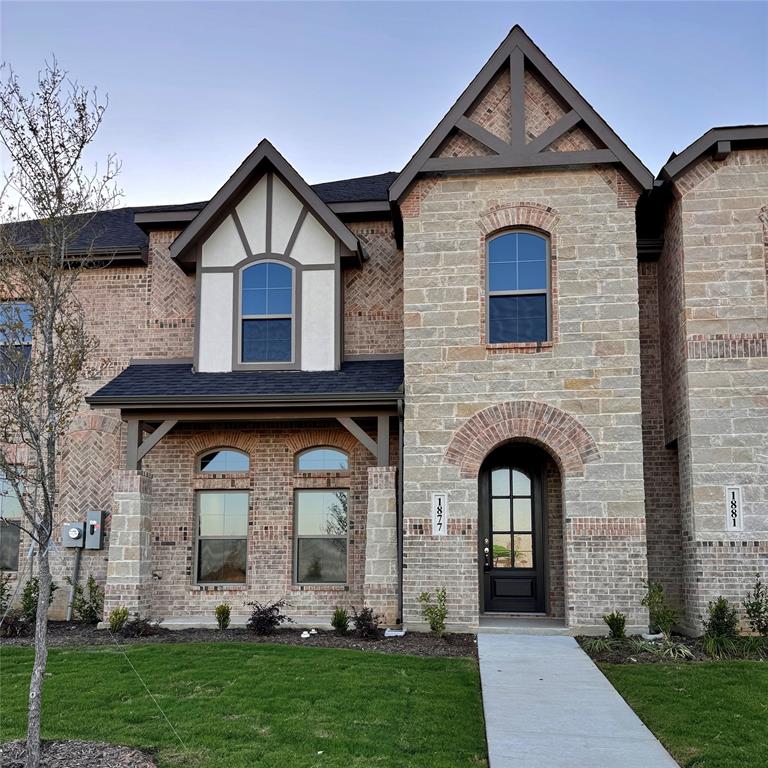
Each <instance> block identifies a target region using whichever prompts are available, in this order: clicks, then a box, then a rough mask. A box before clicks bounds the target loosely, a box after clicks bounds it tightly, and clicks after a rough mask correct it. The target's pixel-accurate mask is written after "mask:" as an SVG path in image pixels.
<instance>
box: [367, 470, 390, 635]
mask: <svg viewBox="0 0 768 768" xmlns="http://www.w3.org/2000/svg"><path fill="white" fill-rule="evenodd" d="M396 478H397V469H396V468H395V467H369V468H368V516H367V519H366V543H365V581H364V582H363V599H364V601H365V605H366V606H367V607H368V608H373V610H374V613H378V614H379V615H380V616H381V617H382V619H383V621H384V622H385V623H387V624H392V623H394V622H395V621H396V620H397V606H398V599H397V595H398V589H399V584H398V579H397V485H396Z"/></svg>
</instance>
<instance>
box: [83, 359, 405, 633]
mask: <svg viewBox="0 0 768 768" xmlns="http://www.w3.org/2000/svg"><path fill="white" fill-rule="evenodd" d="M89 402H90V404H91V405H92V406H93V407H107V408H118V409H119V411H120V415H121V418H122V419H123V421H124V422H125V425H126V427H125V445H124V450H123V452H122V465H121V467H120V468H119V469H118V470H117V471H116V476H115V481H114V488H115V493H114V505H113V514H112V519H111V526H110V531H109V543H108V547H109V550H108V551H109V563H108V569H107V583H106V604H105V615H108V614H109V612H110V611H111V610H112V609H113V608H115V607H118V606H125V607H127V608H128V610H129V611H130V612H131V613H134V614H138V615H142V616H151V617H152V618H155V619H163V620H164V621H166V622H167V623H168V625H169V626H174V625H184V624H186V625H189V624H192V625H206V624H209V623H211V621H212V619H213V615H214V609H215V607H216V605H218V604H219V603H223V602H226V603H228V604H229V605H230V606H231V610H232V618H233V623H240V622H242V621H244V620H245V618H246V617H247V615H248V613H249V612H250V608H249V607H248V603H250V602H261V603H264V602H271V601H274V600H280V599H285V600H286V609H285V613H286V614H287V615H288V616H290V617H291V618H292V619H293V620H294V621H296V622H298V623H307V624H315V625H325V624H327V623H328V622H329V621H330V616H331V614H332V612H333V610H334V608H335V607H336V606H343V607H346V608H348V609H349V608H351V607H355V608H357V609H358V610H359V609H360V608H361V607H363V606H367V607H371V608H373V609H374V611H376V612H377V613H379V614H380V615H381V616H382V618H383V620H384V621H385V622H387V623H389V624H392V623H395V622H397V621H399V619H400V617H401V609H400V589H399V583H400V579H399V574H400V567H399V563H400V552H401V546H400V540H399V536H398V531H399V530H401V528H402V526H401V525H400V523H399V520H400V519H401V507H400V498H401V496H400V493H399V476H400V473H399V471H398V466H399V462H400V455H401V449H400V446H401V435H402V431H401V426H400V425H401V413H402V363H401V362H400V361H393V360H386V361H382V360H378V361H356V362H351V363H344V364H342V368H341V370H339V371H334V372H317V373H315V372H234V373H217V374H200V373H195V372H193V371H192V367H191V365H186V364H185V365H181V364H153V365H149V364H138V365H131V366H130V367H129V368H127V369H126V370H125V371H124V372H123V373H122V374H120V376H118V377H117V378H116V379H114V380H113V381H112V382H110V384H108V385H107V386H106V387H104V388H102V389H101V390H99V392H97V393H95V394H94V395H92V396H91V397H90V398H89Z"/></svg>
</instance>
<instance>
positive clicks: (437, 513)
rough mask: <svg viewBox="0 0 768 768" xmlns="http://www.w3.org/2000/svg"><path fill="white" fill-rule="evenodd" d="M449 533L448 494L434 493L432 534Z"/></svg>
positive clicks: (441, 534)
mask: <svg viewBox="0 0 768 768" xmlns="http://www.w3.org/2000/svg"><path fill="white" fill-rule="evenodd" d="M447 533H448V495H447V494H445V493H433V494H432V535H433V536H445V535H446V534H447Z"/></svg>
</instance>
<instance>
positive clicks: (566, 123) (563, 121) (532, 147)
mask: <svg viewBox="0 0 768 768" xmlns="http://www.w3.org/2000/svg"><path fill="white" fill-rule="evenodd" d="M580 122H581V115H580V114H579V113H578V112H576V111H575V110H573V109H572V110H571V111H570V112H566V113H565V114H564V115H563V116H562V117H561V118H560V119H559V120H558V121H557V122H556V123H554V124H553V125H550V126H549V128H547V130H546V131H544V132H543V133H540V134H539V135H538V136H537V137H536V138H535V139H531V141H529V142H528V144H526V145H525V148H526V149H527V150H528V151H529V152H541V151H542V150H543V149H546V148H547V147H548V146H549V145H550V144H552V142H554V141H557V140H558V139H559V138H560V137H561V136H562V135H563V134H564V133H568V131H570V130H571V128H573V127H575V126H576V125H577V124H578V123H580Z"/></svg>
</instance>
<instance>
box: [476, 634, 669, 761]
mask: <svg viewBox="0 0 768 768" xmlns="http://www.w3.org/2000/svg"><path fill="white" fill-rule="evenodd" d="M477 644H478V650H479V653H480V678H481V680H482V685H483V708H484V710H485V728H486V733H487V735H488V755H489V759H490V768H615V767H616V766H622V768H678V766H677V763H676V762H675V761H674V760H673V759H672V758H671V757H670V756H669V753H668V752H667V751H666V750H665V749H664V747H662V746H661V744H660V743H659V741H658V740H657V739H656V737H655V736H654V735H653V734H652V733H651V732H650V731H649V730H648V729H647V728H646V727H645V725H643V723H642V721H641V720H640V718H639V717H638V716H637V715H636V714H635V713H634V712H633V711H632V710H631V709H630V707H629V706H628V705H627V703H626V702H625V701H624V699H622V698H621V696H619V694H618V693H617V692H616V690H615V689H614V688H613V686H612V685H611V684H610V683H609V682H608V680H606V678H605V677H603V674H602V673H601V672H600V670H599V669H598V668H597V667H596V666H595V665H594V664H593V663H592V661H591V660H590V658H589V657H588V656H587V655H586V654H585V653H584V652H583V651H582V650H581V648H579V646H578V644H577V643H576V641H575V640H574V639H573V638H572V637H541V636H538V637H537V636H531V635H500V634H486V633H483V632H482V630H481V632H480V634H479V635H478V638H477Z"/></svg>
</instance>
